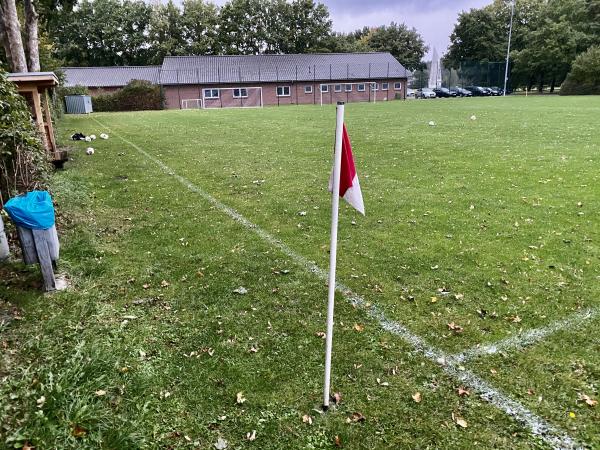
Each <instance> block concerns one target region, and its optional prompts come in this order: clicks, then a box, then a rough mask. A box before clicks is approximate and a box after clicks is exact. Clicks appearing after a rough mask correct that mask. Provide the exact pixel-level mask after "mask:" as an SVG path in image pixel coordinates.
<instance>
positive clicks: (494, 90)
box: [488, 86, 502, 97]
mask: <svg viewBox="0 0 600 450" xmlns="http://www.w3.org/2000/svg"><path fill="white" fill-rule="evenodd" d="M488 89H490V90H491V91H492V95H495V96H496V97H498V96H500V95H502V89H500V88H499V87H498V86H492V87H490V88H488Z"/></svg>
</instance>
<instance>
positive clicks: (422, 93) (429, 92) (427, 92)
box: [416, 88, 435, 98]
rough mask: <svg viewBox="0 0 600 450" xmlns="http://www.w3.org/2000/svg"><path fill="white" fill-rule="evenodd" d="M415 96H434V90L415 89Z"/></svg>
mask: <svg viewBox="0 0 600 450" xmlns="http://www.w3.org/2000/svg"><path fill="white" fill-rule="evenodd" d="M416 97H417V98H435V92H433V90H432V89H429V88H423V89H417V94H416Z"/></svg>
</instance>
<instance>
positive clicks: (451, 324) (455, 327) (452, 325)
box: [448, 322, 464, 334]
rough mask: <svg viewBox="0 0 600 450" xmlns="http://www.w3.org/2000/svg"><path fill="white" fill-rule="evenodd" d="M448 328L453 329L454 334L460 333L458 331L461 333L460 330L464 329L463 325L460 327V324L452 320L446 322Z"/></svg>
mask: <svg viewBox="0 0 600 450" xmlns="http://www.w3.org/2000/svg"><path fill="white" fill-rule="evenodd" d="M448 328H449V329H450V330H452V331H453V332H454V333H456V334H460V333H462V332H463V331H464V328H463V327H461V326H460V325H458V324H455V323H454V322H450V323H449V324H448Z"/></svg>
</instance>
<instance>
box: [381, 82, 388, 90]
mask: <svg viewBox="0 0 600 450" xmlns="http://www.w3.org/2000/svg"><path fill="white" fill-rule="evenodd" d="M389 87H390V83H381V90H382V91H387V90H388V89H389Z"/></svg>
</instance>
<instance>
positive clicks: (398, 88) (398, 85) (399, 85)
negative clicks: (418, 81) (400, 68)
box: [394, 81, 402, 91]
mask: <svg viewBox="0 0 600 450" xmlns="http://www.w3.org/2000/svg"><path fill="white" fill-rule="evenodd" d="M394 90H395V91H401V90H402V83H401V82H399V81H397V82H395V83H394Z"/></svg>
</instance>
